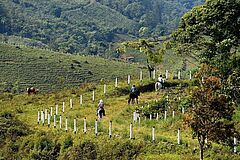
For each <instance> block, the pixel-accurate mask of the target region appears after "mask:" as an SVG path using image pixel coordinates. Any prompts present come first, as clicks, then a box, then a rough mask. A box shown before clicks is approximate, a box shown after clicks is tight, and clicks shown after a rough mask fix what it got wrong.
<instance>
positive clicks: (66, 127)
mask: <svg viewBox="0 0 240 160" xmlns="http://www.w3.org/2000/svg"><path fill="white" fill-rule="evenodd" d="M65 131H66V132H67V131H68V118H67V117H66V120H65Z"/></svg>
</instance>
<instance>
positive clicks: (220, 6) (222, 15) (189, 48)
mask: <svg viewBox="0 0 240 160" xmlns="http://www.w3.org/2000/svg"><path fill="white" fill-rule="evenodd" d="M239 8H240V0H207V1H206V3H205V4H204V5H202V6H198V7H195V8H193V9H192V10H191V11H190V12H188V13H186V14H185V15H184V16H183V17H182V19H181V22H180V24H179V27H178V29H177V30H176V31H175V32H174V33H173V34H172V44H173V46H174V47H175V48H176V51H177V52H179V53H189V54H194V53H195V54H196V55H197V56H199V57H200V59H201V63H206V64H208V65H210V66H212V67H213V68H215V69H216V70H215V72H213V73H211V74H210V75H215V76H219V77H220V79H221V81H222V84H223V85H224V87H223V88H222V92H224V93H227V92H228V91H229V89H228V87H229V82H228V81H227V80H228V79H229V77H230V76H231V75H233V74H235V73H238V72H239V71H240V54H239V51H238V47H239V46H240V45H239V39H240V9H239ZM233 85H236V84H233ZM227 94H228V93H227ZM232 98H234V97H232ZM235 101H236V99H235Z"/></svg>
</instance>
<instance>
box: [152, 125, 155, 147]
mask: <svg viewBox="0 0 240 160" xmlns="http://www.w3.org/2000/svg"><path fill="white" fill-rule="evenodd" d="M154 132H155V127H152V143H154V142H155V133H154Z"/></svg>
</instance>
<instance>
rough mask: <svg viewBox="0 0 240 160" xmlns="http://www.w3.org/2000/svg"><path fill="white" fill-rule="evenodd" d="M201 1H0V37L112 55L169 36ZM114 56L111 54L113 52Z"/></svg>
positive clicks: (43, 45)
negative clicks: (130, 44)
mask: <svg viewBox="0 0 240 160" xmlns="http://www.w3.org/2000/svg"><path fill="white" fill-rule="evenodd" d="M202 3H203V0H183V1H178V0H173V1H167V0H119V1H110V0H98V1H96V0H61V1H60V0H51V1H48V0H41V1H34V0H2V1H1V2H0V33H1V34H2V35H4V41H7V40H8V36H10V35H11V36H13V35H15V36H19V37H23V38H29V39H33V40H34V41H37V42H38V43H31V45H35V46H40V47H48V48H51V49H53V50H55V51H61V52H68V53H76V52H81V53H86V54H92V55H97V54H98V55H106V54H107V52H111V53H109V54H110V55H112V54H113V53H112V52H113V50H114V45H113V44H114V43H115V42H119V41H124V40H131V39H133V38H139V37H148V36H157V37H158V36H161V35H167V34H169V33H170V32H171V31H172V30H173V29H175V28H176V27H177V25H178V22H179V19H180V17H181V16H182V15H183V14H184V13H185V12H187V11H188V10H190V9H191V8H192V7H193V6H195V5H199V4H202ZM115 56H116V54H115Z"/></svg>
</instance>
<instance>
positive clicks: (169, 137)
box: [0, 80, 239, 160]
mask: <svg viewBox="0 0 240 160" xmlns="http://www.w3.org/2000/svg"><path fill="white" fill-rule="evenodd" d="M132 83H135V84H137V86H140V85H141V83H139V82H138V80H135V81H133V82H132ZM147 83H149V82H144V84H147ZM144 84H142V85H144ZM113 85H114V84H113V83H110V85H108V87H107V95H106V96H104V95H103V84H101V83H100V84H99V85H96V86H95V87H96V89H95V91H96V101H95V102H92V101H91V93H92V91H91V90H89V89H88V87H89V86H91V85H89V86H88V85H85V86H84V87H81V88H72V89H65V90H62V91H58V92H52V93H46V94H38V95H32V96H28V95H26V94H20V95H12V94H9V93H4V94H1V100H0V111H1V114H2V113H3V112H7V111H8V112H11V113H13V114H15V116H16V118H17V119H19V120H20V121H21V122H24V124H26V125H27V126H28V127H29V129H30V130H31V133H30V134H28V135H26V136H20V138H17V140H16V141H15V142H12V141H11V140H10V139H3V140H4V142H6V143H2V147H1V149H0V157H2V158H3V159H4V157H6V156H10V157H12V158H15V159H18V158H19V157H22V158H25V159H31V158H33V157H34V156H37V155H38V156H40V153H45V154H46V155H48V156H51V155H49V154H50V153H52V155H53V152H52V150H54V146H55V147H56V146H57V144H58V143H59V144H60V151H59V154H60V155H59V156H58V157H57V158H58V159H65V158H66V156H69V154H70V153H71V156H72V157H73V156H74V155H75V154H78V156H81V154H83V156H84V157H85V158H86V157H88V156H89V155H88V154H89V153H92V154H91V155H94V154H93V152H95V151H96V157H94V158H92V159H128V158H130V159H189V160H190V159H191V160H192V159H198V157H199V153H198V150H197V152H196V153H193V149H194V148H197V147H198V144H197V140H196V139H192V133H191V130H190V128H188V127H187V126H186V125H184V123H183V117H184V115H182V114H181V113H179V112H177V113H176V118H175V119H172V118H171V117H168V119H167V121H165V120H163V119H160V120H158V121H157V120H152V121H150V120H149V119H147V120H145V118H144V116H143V115H142V118H141V124H140V126H139V124H138V123H134V124H133V136H134V139H133V140H129V125H130V123H131V122H132V115H133V111H134V110H135V108H136V106H131V105H130V106H129V105H127V97H128V96H127V95H122V96H110V95H112V93H113V92H114V90H115V88H114V86H113ZM125 87H127V85H126V83H125V82H123V81H122V82H120V88H125ZM168 90H169V89H166V90H165V91H164V92H168ZM173 90H174V89H173ZM184 90H185V93H187V90H188V88H185V89H184ZM174 92H176V90H174ZM174 92H172V94H173V95H174ZM80 94H83V95H84V97H83V98H84V101H83V103H84V104H83V106H80V104H79V95H80ZM173 95H171V96H169V98H170V100H171V101H170V102H171V103H170V104H169V105H170V106H171V105H172V102H174V101H173V99H174V96H173ZM163 96H164V93H161V94H159V93H157V92H145V93H142V94H141V98H140V103H141V104H144V103H145V102H150V101H155V100H156V99H159V98H162V97H163ZM182 96H184V95H182ZM70 97H72V99H73V109H72V110H71V109H70V106H69V99H70ZM99 99H103V100H104V102H105V109H106V116H105V117H104V118H103V120H102V121H101V122H99V134H98V136H97V137H96V136H95V134H94V124H95V119H96V118H97V117H96V114H95V112H96V108H97V100H99ZM56 101H57V102H58V104H59V114H61V115H62V116H63V123H62V125H63V128H62V129H60V128H59V117H57V127H56V128H53V122H52V121H51V127H50V128H48V127H47V126H46V125H44V126H42V125H41V124H40V125H38V124H37V111H40V110H45V109H46V108H47V109H48V111H49V110H50V107H53V108H54V110H55V103H56ZM63 101H64V102H65V113H62V111H61V104H62V102H63ZM146 105H147V104H146ZM19 108H20V109H19ZM238 112H239V111H238ZM236 115H238V113H237V114H236ZM66 116H67V117H68V126H69V128H68V129H69V131H68V133H66V132H65V130H64V129H65V117H66ZM169 116H170V115H169ZM75 117H76V119H77V134H76V135H75V134H74V133H73V119H74V118H75ZM85 117H86V119H87V134H86V135H84V133H83V119H84V118H85ZM0 120H2V118H1V119H0ZM110 120H112V121H113V131H112V133H113V137H112V139H110V138H109V137H108V127H109V121H110ZM1 124H2V123H1ZM152 126H155V143H154V144H152V142H151V130H152ZM179 127H180V128H181V138H182V140H181V142H182V144H181V145H177V129H178V128H179ZM20 129H21V127H19V128H18V129H16V130H17V131H18V132H17V133H21V132H20V131H19V130H20ZM69 137H70V139H72V142H73V145H72V146H71V145H70V146H68V145H67V144H68V143H67V142H68V141H69ZM0 140H2V139H0ZM46 144H48V145H47V146H48V147H49V148H50V149H49V150H48V149H47V148H46ZM44 146H45V147H44ZM64 146H68V148H64ZM41 147H43V148H45V149H44V150H42V151H41ZM81 147H82V148H81ZM14 148H17V149H18V151H15V152H14V151H12V149H14ZM76 148H78V149H79V152H78V151H76V150H74V149H76ZM90 148H91V151H90V150H89V149H90ZM55 149H56V148H55ZM238 149H239V148H238ZM56 150H57V149H56ZM205 157H206V159H217V158H218V157H221V159H227V158H228V157H230V158H231V159H238V156H237V155H233V154H232V150H231V149H230V148H228V147H225V146H221V145H217V144H214V145H213V148H212V149H208V150H206V151H205ZM88 158H89V159H91V158H90V157H88ZM53 159H54V158H53Z"/></svg>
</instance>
